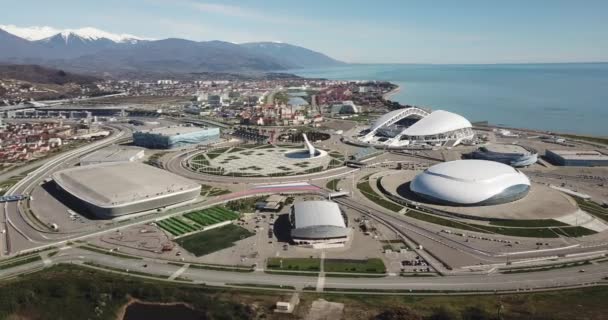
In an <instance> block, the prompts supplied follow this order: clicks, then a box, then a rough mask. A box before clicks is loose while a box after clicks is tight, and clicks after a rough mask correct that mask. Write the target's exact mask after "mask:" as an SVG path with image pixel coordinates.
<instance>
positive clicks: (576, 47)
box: [0, 0, 608, 63]
mask: <svg viewBox="0 0 608 320" xmlns="http://www.w3.org/2000/svg"><path fill="white" fill-rule="evenodd" d="M0 8H2V10H0V24H15V25H17V26H34V25H37V26H43V25H47V26H52V27H55V28H79V27H87V26H90V27H96V28H99V29H102V30H105V31H109V32H114V33H129V34H134V35H138V36H142V37H149V38H156V39H161V38H166V37H179V38H186V39H192V40H225V41H232V42H249V41H282V42H287V43H292V44H297V45H301V46H304V47H307V48H311V49H314V50H317V51H321V52H323V53H326V54H328V55H330V56H332V57H335V58H337V59H341V60H344V61H348V62H362V63H518V62H589V61H608V1H605V0H583V1H574V0H572V1H565V0H563V1H562V0H529V1H520V0H510V1H503V0H500V1H499V0H494V1H492V0H487V1H477V0H460V1H457V0H445V1H441V0H426V1H423V0H420V1H408V0H400V1H399V0H375V1H369V0H367V1H359V0H352V1H342V0H300V1H286V0H282V1H281V0H265V1H221V0H214V1H210V2H207V1H199V0H103V1H89V0H86V1H85V0H52V1H46V0H38V1H34V0H19V1H16V0H0Z"/></svg>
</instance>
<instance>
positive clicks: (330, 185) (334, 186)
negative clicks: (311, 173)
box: [325, 179, 340, 191]
mask: <svg viewBox="0 0 608 320" xmlns="http://www.w3.org/2000/svg"><path fill="white" fill-rule="evenodd" d="M338 182H340V179H332V180H329V181H328V182H327V184H326V185H325V187H326V188H327V189H329V190H333V191H338Z"/></svg>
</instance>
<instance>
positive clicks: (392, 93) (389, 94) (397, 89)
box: [382, 85, 401, 100]
mask: <svg viewBox="0 0 608 320" xmlns="http://www.w3.org/2000/svg"><path fill="white" fill-rule="evenodd" d="M399 91H401V86H400V85H397V87H396V88H395V89H393V90H391V91H389V92H387V93H385V94H383V95H382V99H384V100H389V99H390V98H391V97H392V96H394V95H396V94H397V93H399Z"/></svg>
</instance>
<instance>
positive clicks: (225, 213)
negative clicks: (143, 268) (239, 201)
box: [156, 206, 239, 237]
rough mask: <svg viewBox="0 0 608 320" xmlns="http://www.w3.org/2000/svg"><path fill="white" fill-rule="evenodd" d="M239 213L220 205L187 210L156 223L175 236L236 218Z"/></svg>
mask: <svg viewBox="0 0 608 320" xmlns="http://www.w3.org/2000/svg"><path fill="white" fill-rule="evenodd" d="M238 218H239V214H238V213H236V212H234V211H232V210H229V209H226V208H225V207H222V206H217V207H212V208H208V209H203V210H198V211H193V212H188V213H186V214H184V215H183V216H180V217H171V218H167V219H163V220H160V221H157V222H156V224H157V225H158V226H159V227H161V228H162V229H164V230H166V231H167V232H169V233H170V234H172V235H173V236H175V237H179V236H181V235H184V234H187V233H191V232H195V231H199V230H203V229H204V228H205V227H206V226H209V225H213V224H217V223H220V222H224V221H229V220H236V219H238Z"/></svg>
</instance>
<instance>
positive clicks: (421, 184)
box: [410, 160, 530, 205]
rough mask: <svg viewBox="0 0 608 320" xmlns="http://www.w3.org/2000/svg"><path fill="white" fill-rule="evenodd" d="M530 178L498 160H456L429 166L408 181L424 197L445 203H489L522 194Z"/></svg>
mask: <svg viewBox="0 0 608 320" xmlns="http://www.w3.org/2000/svg"><path fill="white" fill-rule="evenodd" d="M529 188H530V180H529V179H528V177H526V176H525V175H524V174H523V173H521V172H519V171H517V170H515V169H514V168H512V167H510V166H508V165H506V164H503V163H499V162H494V161H486V160H457V161H450V162H444V163H440V164H437V165H434V166H432V167H430V168H429V169H427V170H425V171H424V172H423V173H421V174H419V175H417V176H416V178H414V180H412V182H411V184H410V189H411V190H412V191H413V192H414V193H416V194H418V195H419V196H421V197H422V198H425V199H427V200H431V201H432V202H436V203H441V204H448V205H489V204H499V203H506V202H510V201H514V200H517V199H520V198H522V197H524V196H525V195H526V194H527V192H528V191H529Z"/></svg>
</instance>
